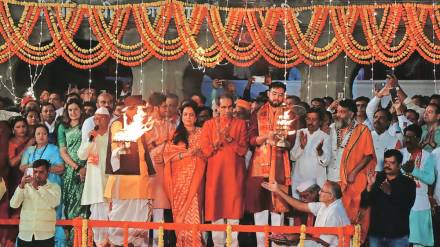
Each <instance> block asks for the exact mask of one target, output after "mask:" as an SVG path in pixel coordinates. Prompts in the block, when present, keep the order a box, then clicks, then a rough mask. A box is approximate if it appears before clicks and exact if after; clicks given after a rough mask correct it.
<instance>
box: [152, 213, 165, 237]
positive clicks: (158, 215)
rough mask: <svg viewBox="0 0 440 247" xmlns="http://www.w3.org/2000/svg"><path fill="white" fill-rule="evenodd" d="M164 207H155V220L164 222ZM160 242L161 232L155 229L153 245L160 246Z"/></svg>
mask: <svg viewBox="0 0 440 247" xmlns="http://www.w3.org/2000/svg"><path fill="white" fill-rule="evenodd" d="M164 221H165V216H164V209H162V208H154V209H153V222H164ZM158 244H159V234H158V232H157V231H156V230H153V246H158Z"/></svg>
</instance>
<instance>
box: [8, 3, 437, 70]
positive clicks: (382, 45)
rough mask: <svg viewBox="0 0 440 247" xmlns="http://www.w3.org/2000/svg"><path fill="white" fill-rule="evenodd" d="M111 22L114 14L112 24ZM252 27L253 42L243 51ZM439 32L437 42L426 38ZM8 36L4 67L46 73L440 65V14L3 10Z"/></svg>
mask: <svg viewBox="0 0 440 247" xmlns="http://www.w3.org/2000/svg"><path fill="white" fill-rule="evenodd" d="M13 7H21V8H22V9H23V10H22V12H21V16H20V18H19V19H18V21H17V20H14V19H13V17H12V14H11V8H13ZM187 7H190V8H191V9H192V11H191V15H190V16H187V14H186V9H187ZM149 8H156V9H157V10H158V11H157V15H156V16H155V17H154V18H151V17H150V16H149V15H148V11H149ZM306 11H307V12H309V13H310V14H311V17H310V21H309V22H308V24H307V26H306V27H305V28H304V27H302V25H303V24H302V23H300V21H299V20H298V16H299V15H301V13H303V12H306ZM109 12H111V13H112V14H111V15H106V14H105V13H109ZM377 13H380V14H377ZM379 16H380V17H379ZM40 18H44V21H45V23H46V24H47V27H48V31H49V34H50V37H51V38H49V42H46V43H44V45H42V44H40V45H39V44H34V43H31V42H30V41H29V40H30V36H31V34H32V32H33V31H34V28H35V26H36V23H37V22H38V20H39V19H40ZM329 21H330V24H331V25H330V26H331V29H332V31H333V32H332V33H333V35H332V36H331V38H330V39H329V42H327V43H326V44H325V45H323V46H321V45H319V43H320V42H319V40H320V38H321V37H322V36H323V34H325V33H326V32H325V31H324V29H325V26H326V23H328V22H329ZM84 22H88V24H87V25H90V27H91V30H92V33H93V36H94V38H96V40H97V45H95V46H93V47H89V48H81V47H80V46H79V45H77V44H76V43H75V35H76V34H77V32H78V31H79V29H80V27H81V25H82V24H84ZM129 23H132V25H129ZM204 23H206V24H207V25H208V28H209V29H210V30H209V31H210V34H211V35H212V38H213V42H211V44H209V46H208V47H205V46H206V45H205V46H202V44H201V43H202V42H199V41H198V35H199V33H200V28H201V26H202V24H204ZM172 24H175V28H176V30H177V35H176V36H175V37H172V38H170V37H168V36H170V35H169V34H167V31H168V29H169V28H170V27H171V26H172ZM242 25H243V27H244V28H245V30H246V32H247V33H248V34H249V37H250V39H251V40H250V42H241V43H240V42H237V41H238V40H240V38H239V36H240V35H241V34H240V29H241V27H242ZM431 27H432V28H433V29H434V33H435V37H434V38H435V40H432V37H431V38H430V37H429V36H432V35H427V34H426V33H428V31H426V29H429V30H431ZM133 28H135V29H136V30H133ZM128 29H129V30H128ZM303 29H304V31H303ZM355 30H356V31H355ZM359 30H360V31H359ZM128 31H129V32H130V33H133V31H135V32H136V34H137V36H138V40H137V41H135V42H134V43H129V44H128V43H126V42H124V41H126V38H124V37H125V34H126V33H127V32H128ZM280 32H281V33H282V34H284V32H286V34H287V35H286V37H287V41H288V46H287V47H284V46H282V45H280V44H279V43H282V41H281V42H280V41H279V40H276V37H281V36H282V37H284V35H276V34H277V33H280ZM0 35H1V36H2V39H3V40H4V42H3V43H0V63H4V62H6V61H8V59H9V58H10V57H12V56H17V57H18V58H20V59H21V60H23V61H25V62H27V63H29V64H32V65H41V64H48V63H50V62H53V61H54V60H55V59H57V58H58V57H62V58H64V59H65V60H66V61H67V62H68V63H70V64H71V65H72V66H74V67H77V68H81V69H88V68H93V67H96V66H99V65H101V64H102V63H104V62H105V61H106V60H107V59H109V58H112V59H115V60H117V61H118V62H119V63H120V64H123V65H125V66H138V65H140V64H141V63H145V62H146V61H148V60H149V59H151V58H157V59H160V60H167V61H170V60H177V59H180V58H182V57H183V56H184V55H188V56H189V57H191V58H192V59H193V60H194V61H196V62H197V63H199V64H201V65H203V66H205V67H214V66H216V65H217V64H219V63H221V62H222V61H224V60H227V61H228V62H230V63H232V64H234V65H236V66H240V67H246V66H250V65H252V64H253V63H255V62H256V61H257V60H259V59H261V58H263V59H265V60H267V61H268V62H269V63H270V64H271V65H273V66H275V67H279V68H284V67H285V66H287V67H292V66H296V65H298V64H301V63H304V64H307V65H310V66H322V65H326V64H328V63H330V62H332V61H333V60H335V59H336V58H337V57H338V56H339V55H341V53H345V54H346V55H347V56H348V57H349V58H350V59H351V60H353V61H354V62H356V63H359V64H371V63H372V62H381V63H383V64H385V65H386V66H388V67H396V66H398V65H400V64H402V63H404V62H405V61H406V60H407V59H408V58H409V57H410V56H411V55H412V54H413V53H414V52H416V51H417V52H418V53H419V54H420V55H421V56H422V57H423V58H424V59H426V60H428V61H429V62H432V63H435V64H439V63H440V42H439V40H440V5H429V4H414V3H403V4H383V5H352V6H319V5H318V6H311V7H297V8H287V9H286V8H283V7H270V8H246V9H245V8H224V7H218V6H215V5H209V4H188V3H183V2H180V1H171V0H167V1H160V2H153V3H140V4H125V5H116V6H98V5H82V4H81V5H78V4H71V3H67V4H62V3H32V2H22V1H14V0H0ZM396 37H398V38H396Z"/></svg>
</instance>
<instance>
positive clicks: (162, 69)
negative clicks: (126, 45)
mask: <svg viewBox="0 0 440 247" xmlns="http://www.w3.org/2000/svg"><path fill="white" fill-rule="evenodd" d="M164 10H165V7H163V8H162V9H161V11H164ZM165 16H166V15H165V13H164V14H163V15H162V28H164V31H163V39H164V40H165V36H166V33H167V32H166V30H165ZM161 45H162V54H163V53H164V52H165V44H161ZM164 63H165V59H164V58H162V63H161V68H160V73H161V77H160V86H161V92H162V93H163V91H164V90H163V89H164V73H165V70H164Z"/></svg>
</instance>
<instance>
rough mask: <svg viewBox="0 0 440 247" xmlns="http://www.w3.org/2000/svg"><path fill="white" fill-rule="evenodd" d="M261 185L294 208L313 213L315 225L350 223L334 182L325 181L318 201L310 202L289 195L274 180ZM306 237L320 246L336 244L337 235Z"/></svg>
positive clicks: (326, 225) (336, 225)
mask: <svg viewBox="0 0 440 247" xmlns="http://www.w3.org/2000/svg"><path fill="white" fill-rule="evenodd" d="M261 186H262V187H263V188H265V189H267V190H269V191H272V192H273V193H274V194H276V195H278V196H280V198H282V199H283V200H285V201H286V202H287V203H288V204H289V205H290V206H292V207H294V208H295V209H297V210H299V211H302V212H306V213H312V214H314V215H315V216H316V220H315V225H314V226H315V227H339V226H346V225H349V224H350V220H349V219H348V216H347V213H346V211H345V209H344V206H343V205H342V201H341V197H342V191H341V187H340V186H339V184H338V183H336V182H331V181H327V182H326V183H325V184H324V186H323V187H322V189H321V190H320V191H319V202H310V203H305V202H302V201H300V200H297V199H295V198H293V197H290V196H289V195H288V194H287V193H286V192H284V191H283V190H282V188H281V187H280V185H279V184H277V183H276V182H263V183H262V184H261ZM306 239H307V240H313V241H315V242H317V243H319V244H321V245H322V246H330V247H333V246H338V236H337V235H320V236H319V238H315V237H312V236H310V235H308V236H307V237H306Z"/></svg>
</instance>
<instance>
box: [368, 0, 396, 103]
mask: <svg viewBox="0 0 440 247" xmlns="http://www.w3.org/2000/svg"><path fill="white" fill-rule="evenodd" d="M376 9H377V1H376V0H374V12H373V17H374V18H375V16H376ZM393 23H394V22H393ZM392 25H393V24H392ZM372 41H373V42H376V36H373V40H372ZM374 60H375V59H374V56H373V57H372V58H371V78H370V81H371V96H374V93H375V89H374Z"/></svg>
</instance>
